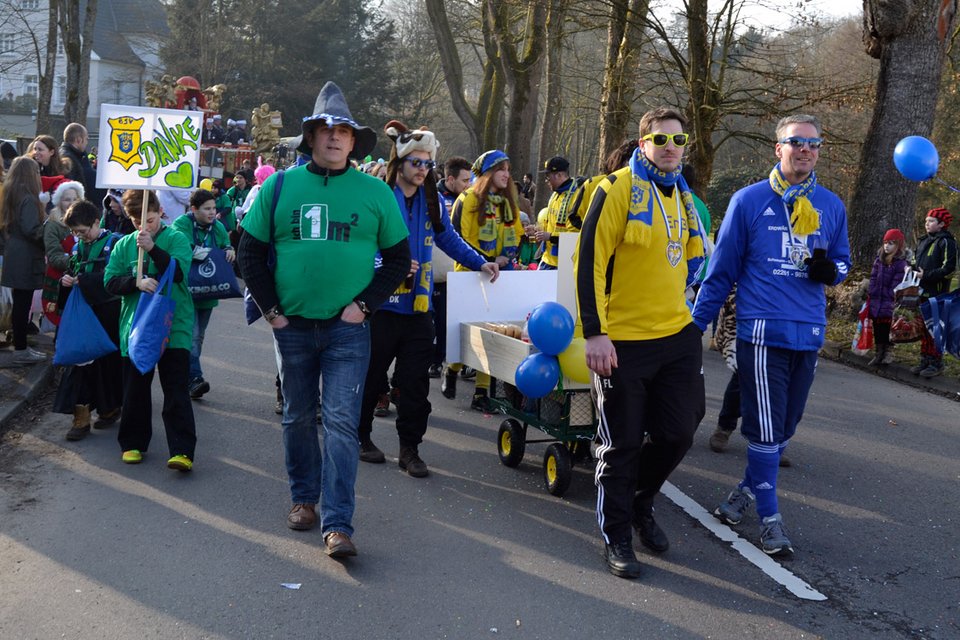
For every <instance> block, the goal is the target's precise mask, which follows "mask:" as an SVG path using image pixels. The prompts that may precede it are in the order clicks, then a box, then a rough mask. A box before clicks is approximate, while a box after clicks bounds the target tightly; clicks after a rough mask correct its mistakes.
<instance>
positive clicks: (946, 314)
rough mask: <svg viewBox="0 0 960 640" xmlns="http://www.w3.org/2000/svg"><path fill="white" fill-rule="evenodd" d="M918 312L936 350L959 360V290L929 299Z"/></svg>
mask: <svg viewBox="0 0 960 640" xmlns="http://www.w3.org/2000/svg"><path fill="white" fill-rule="evenodd" d="M920 311H921V313H923V320H924V322H925V323H926V325H927V330H928V331H929V332H930V335H931V336H932V337H933V341H934V343H935V344H936V345H937V350H938V351H939V352H940V353H949V354H950V355H952V356H954V357H956V358H960V290H958V291H952V292H951V293H947V294H945V295H942V296H938V297H936V298H930V299H929V300H928V301H927V302H924V303H923V304H921V305H920Z"/></svg>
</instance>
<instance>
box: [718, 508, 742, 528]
mask: <svg viewBox="0 0 960 640" xmlns="http://www.w3.org/2000/svg"><path fill="white" fill-rule="evenodd" d="M713 515H714V517H715V518H716V519H717V520H719V521H720V522H722V523H724V524H728V525H730V526H732V527H735V526H736V525H738V524H740V523H741V522H743V518H742V517H741V518H740V519H739V520H734V519H732V518H728V517H727V516H725V515H723V514H722V513H721V512H720V508H719V507H718V508H716V509H714V510H713Z"/></svg>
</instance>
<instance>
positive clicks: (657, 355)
mask: <svg viewBox="0 0 960 640" xmlns="http://www.w3.org/2000/svg"><path fill="white" fill-rule="evenodd" d="M684 123H685V120H684V117H683V116H682V115H681V114H680V113H679V112H677V111H676V110H673V109H668V108H663V107H661V108H658V109H655V110H653V111H648V112H647V113H645V114H644V115H643V118H641V120H640V140H639V147H638V148H637V150H636V151H635V152H634V154H633V156H632V157H631V159H630V162H629V164H628V166H626V167H624V168H622V169H619V170H617V171H615V172H614V173H612V174H610V175H609V176H607V177H606V178H604V179H603V180H602V181H601V182H600V185H599V186H598V187H597V190H596V192H595V193H594V195H593V199H592V201H591V203H590V209H589V212H588V213H587V216H586V217H585V219H584V224H583V228H582V229H581V232H580V244H579V249H578V251H579V258H578V261H577V267H576V282H577V301H578V305H579V311H580V318H581V320H582V322H583V335H584V337H585V338H586V339H587V345H586V358H587V366H588V367H589V368H590V370H591V371H592V372H593V374H594V375H593V390H594V393H595V396H596V402H597V407H598V409H599V414H600V425H599V427H598V436H599V439H600V446H599V447H598V448H597V456H598V458H599V460H598V463H597V471H596V484H597V488H598V495H597V518H598V520H599V524H600V529H601V532H602V535H603V540H604V544H605V551H606V554H605V555H606V560H607V566H608V568H609V569H610V572H611V573H613V574H614V575H616V576H619V577H622V578H637V577H639V576H640V571H641V565H640V562H639V561H638V560H637V557H636V555H635V554H634V551H633V542H632V527H635V528H636V529H637V532H638V533H639V535H640V540H641V542H642V543H643V544H644V546H646V547H647V548H649V549H650V550H652V551H654V552H656V553H662V552H664V551H666V550H667V548H668V547H669V542H668V540H667V537H666V535H665V534H664V532H663V530H662V529H661V528H660V527H659V526H658V525H657V523H656V521H655V520H654V518H653V498H654V496H655V495H656V494H657V492H658V491H659V490H660V487H661V486H662V485H663V483H664V482H665V481H666V479H667V477H668V476H669V475H670V473H671V472H672V471H673V470H674V468H675V467H676V466H677V465H678V464H679V463H680V461H681V460H682V459H683V456H684V455H685V454H686V452H687V450H688V449H689V448H690V445H691V443H692V442H693V434H694V432H695V431H696V429H697V425H699V423H700V420H701V419H702V418H703V414H704V412H705V406H704V389H703V371H702V364H701V359H702V348H701V344H700V339H701V335H702V334H701V332H700V330H699V329H697V327H696V326H695V325H694V324H693V323H692V321H691V317H690V310H689V308H688V307H687V304H686V300H685V298H684V290H685V289H686V288H687V287H688V286H690V284H692V282H693V281H694V280H695V279H696V278H697V277H699V275H700V274H699V272H700V269H701V267H702V264H703V238H702V236H701V233H700V225H699V223H698V219H697V213H696V210H695V208H694V204H693V198H692V194H691V193H690V189H689V188H688V187H687V184H686V182H685V181H684V179H683V178H682V177H681V175H680V168H681V162H682V159H683V151H684V147H685V146H686V144H687V141H688V136H687V134H685V133H684V132H683V127H684ZM648 436H649V437H648Z"/></svg>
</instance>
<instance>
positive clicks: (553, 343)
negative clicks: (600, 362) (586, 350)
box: [527, 302, 573, 356]
mask: <svg viewBox="0 0 960 640" xmlns="http://www.w3.org/2000/svg"><path fill="white" fill-rule="evenodd" d="M527 333H528V334H529V335H530V342H532V343H533V344H534V346H535V347H536V348H537V349H540V351H543V352H544V353H546V354H547V355H551V356H556V355H560V354H561V353H563V352H564V350H565V349H566V348H567V347H569V346H570V341H571V340H573V317H572V316H571V315H570V312H569V311H567V309H566V308H565V307H564V306H563V305H562V304H560V303H558V302H544V303H543V304H539V305H537V306H536V308H535V309H534V310H533V311H532V312H530V319H529V320H527Z"/></svg>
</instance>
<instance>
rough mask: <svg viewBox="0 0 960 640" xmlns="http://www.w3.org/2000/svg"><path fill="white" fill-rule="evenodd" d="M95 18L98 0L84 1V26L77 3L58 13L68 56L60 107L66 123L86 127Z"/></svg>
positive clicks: (71, 3) (70, 3)
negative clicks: (62, 101) (64, 89)
mask: <svg viewBox="0 0 960 640" xmlns="http://www.w3.org/2000/svg"><path fill="white" fill-rule="evenodd" d="M96 19H97V0H87V8H86V11H85V12H84V16H83V23H82V26H81V22H80V3H79V2H68V3H66V7H65V10H64V11H62V12H61V13H60V33H61V36H62V37H63V47H64V50H65V52H66V54H67V101H66V104H65V105H64V106H63V116H64V118H65V119H66V121H67V122H68V123H69V122H79V123H80V124H82V125H84V126H86V124H87V109H88V108H89V106H90V53H91V51H93V25H94V22H95V21H96Z"/></svg>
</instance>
